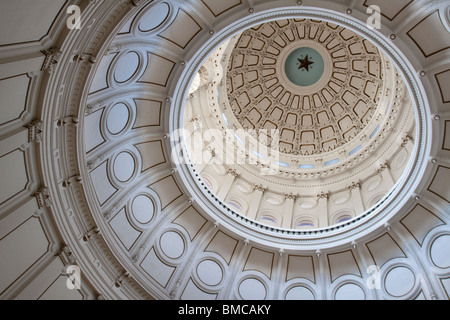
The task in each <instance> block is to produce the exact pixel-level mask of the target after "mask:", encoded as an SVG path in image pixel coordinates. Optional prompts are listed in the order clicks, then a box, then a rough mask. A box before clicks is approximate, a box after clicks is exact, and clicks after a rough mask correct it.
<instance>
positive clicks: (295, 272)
mask: <svg viewBox="0 0 450 320" xmlns="http://www.w3.org/2000/svg"><path fill="white" fill-rule="evenodd" d="M296 278H305V279H308V280H311V281H312V282H315V281H316V276H315V270H314V264H313V258H312V257H310V256H295V255H290V256H289V257H288V265H287V270H286V281H289V280H291V279H296Z"/></svg>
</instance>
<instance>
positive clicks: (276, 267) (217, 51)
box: [41, 0, 448, 300]
mask: <svg viewBox="0 0 450 320" xmlns="http://www.w3.org/2000/svg"><path fill="white" fill-rule="evenodd" d="M250 3H251V2H242V1H230V2H225V1H215V0H204V1H203V0H202V1H194V2H172V1H170V2H168V1H166V2H165V1H142V2H140V1H137V0H136V1H135V0H133V1H130V2H126V3H125V2H91V3H90V5H91V6H92V10H93V9H97V8H98V7H100V8H102V9H104V12H109V11H111V10H113V9H114V11H113V14H111V17H110V16H108V15H106V14H105V16H107V17H109V18H108V19H106V18H105V19H96V18H95V19H94V18H93V20H92V21H91V22H92V25H91V26H92V28H86V29H83V30H82V31H81V32H83V33H81V32H80V33H76V31H74V32H73V33H70V37H69V38H68V40H67V41H65V42H64V43H65V45H66V46H67V47H68V48H70V49H71V50H64V51H63V52H64V53H63V55H62V57H61V58H60V61H59V63H58V64H57V66H56V67H55V68H56V70H57V72H56V73H55V74H53V75H51V76H50V80H49V84H50V85H49V88H50V89H49V91H48V92H47V93H48V94H47V95H46V97H45V99H44V104H45V107H46V109H44V110H45V111H46V112H45V113H44V115H45V119H44V120H45V121H44V126H45V128H46V129H47V131H46V132H50V133H52V134H48V135H44V137H43V138H44V139H43V140H42V147H41V148H42V150H46V151H48V150H53V149H54V153H48V152H43V153H42V154H43V156H42V162H43V163H45V171H44V174H45V179H46V181H47V182H49V198H45V196H46V194H45V193H44V191H42V192H43V193H42V195H41V197H42V198H43V199H45V201H46V202H50V200H52V199H54V200H55V201H54V205H53V207H52V211H54V215H55V221H56V222H57V224H58V226H59V227H60V228H61V234H62V235H63V236H64V239H65V240H66V242H67V243H69V244H70V245H71V246H72V247H73V249H72V250H73V251H74V254H73V256H74V257H77V259H79V261H80V264H81V266H82V267H83V272H84V273H85V274H86V277H87V278H89V279H90V280H91V281H93V282H94V284H96V285H97V286H98V287H99V288H100V289H102V290H100V291H104V292H106V293H107V294H108V296H111V297H115V298H122V297H148V293H150V294H151V296H153V297H156V298H162V299H170V298H171V299H202V300H205V299H221V298H229V299H245V298H257V299H259V298H268V299H269V298H296V299H299V298H305V297H306V298H320V297H323V298H329V297H331V298H342V297H356V298H361V297H363V298H367V297H372V296H373V297H375V298H381V299H386V298H392V297H394V296H395V297H399V296H401V297H403V298H405V297H406V298H415V297H418V296H419V295H422V296H424V295H427V297H429V296H431V294H430V293H429V290H428V289H427V288H425V284H423V283H422V282H421V281H416V282H414V286H413V287H411V286H407V285H404V284H405V282H407V283H409V284H410V283H411V281H410V280H411V279H412V277H411V276H410V274H409V273H408V270H406V268H405V267H404V266H405V265H408V266H409V265H411V266H412V269H413V270H417V271H415V272H414V279H416V278H417V279H418V278H419V277H422V274H421V272H422V271H423V270H424V268H427V267H428V266H430V265H431V262H430V258H429V257H428V256H427V257H426V258H424V259H423V260H422V261H419V260H418V259H417V257H418V255H417V253H419V254H420V255H422V254H424V252H425V251H426V250H429V248H430V247H431V246H434V250H432V251H431V254H430V256H432V258H431V260H433V262H432V263H435V264H436V266H439V267H440V266H443V267H448V263H447V262H448V261H447V260H442V259H441V260H440V259H439V258H440V257H444V256H445V254H443V253H442V252H444V250H443V249H442V248H443V247H445V245H443V243H444V244H445V241H447V238H448V237H447V238H445V239H444V237H446V235H447V233H448V227H447V225H448V224H447V222H448V221H447V220H448V219H447V217H446V216H445V215H444V214H442V212H440V211H439V210H438V209H440V208H446V207H444V205H445V204H444V205H443V204H442V203H443V202H442V201H441V202H436V203H435V204H434V205H430V206H428V205H427V201H423V202H422V204H423V205H424V206H422V205H420V204H417V203H416V202H415V201H418V200H416V198H418V197H417V196H415V197H414V198H413V196H412V195H413V194H414V192H416V191H417V190H419V191H420V190H422V191H423V190H425V188H426V187H427V186H426V185H425V184H424V185H422V186H420V187H418V182H417V181H420V180H421V179H422V177H423V176H424V175H425V174H426V173H427V172H436V176H438V174H437V172H438V171H434V169H433V170H431V169H430V167H432V166H433V164H431V162H430V163H427V161H428V157H429V156H430V154H431V153H430V140H431V138H430V139H425V138H423V137H425V136H427V134H429V135H430V136H431V125H430V124H429V121H428V120H429V119H428V120H425V119H427V117H428V118H430V117H429V113H430V110H429V109H427V108H428V107H429V106H428V104H427V102H424V101H425V97H424V96H422V95H421V92H422V91H421V89H422V88H421V87H420V83H419V80H418V79H419V78H418V77H417V76H416V75H415V74H414V71H415V70H414V69H413V67H412V66H411V65H410V64H409V63H408V60H406V57H404V56H403V55H402V54H400V53H401V51H400V49H398V48H396V47H395V46H393V45H392V43H389V42H387V41H388V38H386V39H385V37H384V36H381V35H380V34H378V33H375V32H371V31H370V30H367V28H366V26H365V25H364V26H363V25H362V23H361V22H355V19H353V18H351V17H347V16H345V14H344V12H345V7H343V6H344V3H343V2H342V3H341V2H339V4H337V3H336V2H331V1H330V2H329V3H328V2H326V1H324V2H322V1H321V2H320V3H318V4H320V5H323V8H322V7H313V6H311V7H309V6H308V7H306V6H304V7H302V6H300V5H299V6H298V7H297V6H296V7H292V4H289V7H284V5H285V4H286V2H283V1H278V0H277V1H255V3H256V6H255V7H256V9H255V8H251V9H252V10H251V11H248V8H247V6H248V5H249V4H250ZM97 6H98V7H97ZM364 6H365V4H364V5H362V4H357V3H355V7H354V8H353V10H354V11H356V9H357V8H358V11H359V12H363V10H365V7H364ZM130 7H133V10H131V9H130ZM136 7H137V8H136ZM267 8H271V9H267ZM336 8H339V10H340V11H339V12H338V11H331V10H336ZM255 10H256V12H255ZM99 12H100V10H99ZM405 12H406V13H413V12H414V11H413V10H412V9H411V7H409V9H408V10H407V11H405ZM254 13H256V14H254ZM421 15H423V12H422V13H421ZM421 15H418V16H415V20H414V19H412V20H411V21H410V22H411V23H412V22H415V21H419V20H421V19H422V16H421ZM274 16H276V17H277V18H279V19H278V20H274ZM293 16H296V17H303V16H307V17H314V19H312V18H311V19H303V18H302V19H291V18H292V17H293ZM392 16H393V17H394V15H392ZM321 17H324V19H320V18H321ZM325 18H326V19H325ZM392 19H394V18H392ZM325 20H327V21H333V22H336V23H341V24H340V25H334V24H332V23H330V22H326V21H325ZM119 22H120V26H117V25H116V24H117V23H119ZM387 26H388V27H389V26H390V24H387ZM119 27H120V28H119ZM414 28H415V27H414ZM414 28H412V29H411V30H414ZM350 29H352V30H354V32H353V31H351V30H350ZM388 29H389V28H388ZM180 30H182V32H180ZM357 30H358V31H360V32H356V31H357ZM389 30H390V29H389ZM389 30H388V31H389ZM81 35H84V36H85V37H86V40H84V41H79V42H78V40H79V38H81ZM416 37H418V36H417V35H416ZM418 38H419V37H418ZM99 39H103V40H101V41H100V40H99ZM368 39H370V40H371V41H372V42H370V41H369V40H368ZM399 39H400V37H399ZM420 39H422V38H420ZM75 40H77V41H75ZM400 40H401V41H403V40H402V39H400ZM421 41H423V43H425V41H424V40H423V39H422V40H421ZM401 43H403V42H401ZM375 44H376V45H375ZM64 49H67V48H64ZM381 49H384V51H383V53H382V52H381ZM434 49H435V48H434V47H433V48H431V49H430V50H434ZM406 51H408V50H406ZM80 52H85V53H86V54H85V53H83V54H80ZM436 52H438V51H436ZM87 53H92V55H89V54H87ZM407 53H408V52H407ZM74 55H75V57H74ZM97 55H98V57H97ZM53 58H55V57H53ZM75 58H76V59H75ZM97 58H98V59H97ZM49 61H52V60H51V59H49ZM322 62H323V70H322V67H321V66H322ZM419 66H422V65H419ZM418 70H421V69H418ZM286 71H287V72H286ZM290 71H293V73H292V74H291V73H290ZM305 75H306V76H305ZM430 78H432V76H430ZM433 80H434V79H433ZM442 81H443V83H444V80H442ZM445 81H446V80H445ZM271 82H272V83H273V84H272V85H271ZM418 83H419V84H418ZM445 83H446V82H445ZM258 90H259V91H260V92H261V93H260V94H259V95H258ZM245 98H246V99H247V100H248V103H247V104H246V103H245V101H244V100H243V99H245ZM263 99H265V100H263ZM47 111H48V112H47ZM78 117H79V118H78ZM244 128H245V129H246V130H247V131H245V130H244V132H243V133H244V135H242V136H240V135H239V134H240V133H241V132H239V134H237V132H236V131H235V132H234V133H235V134H232V135H231V133H232V132H233V131H231V130H237V129H244ZM268 128H269V129H270V128H273V129H278V130H279V132H280V144H279V147H280V148H279V150H278V151H281V154H280V156H279V158H278V162H277V163H275V164H276V165H277V166H278V167H277V170H276V172H274V173H272V174H271V175H263V174H261V171H260V170H261V169H262V168H264V166H265V164H264V163H263V161H262V159H263V157H264V156H268V154H261V153H259V151H261V150H260V149H258V148H256V144H252V143H253V142H252V141H250V142H249V140H246V139H244V138H246V136H245V135H247V136H251V134H250V133H248V131H250V129H253V130H256V129H258V130H263V129H268ZM327 128H329V129H327ZM178 129H185V130H184V131H183V134H185V135H183V137H177V136H172V134H173V133H174V132H176V131H177V130H178ZM207 129H214V130H215V132H219V134H218V135H217V137H216V138H217V139H209V140H208V141H206V143H203V144H202V142H205V141H204V139H203V138H205V137H206V136H205V135H203V134H202V133H204V131H203V130H207ZM327 130H328V131H327ZM177 138H179V139H177ZM181 138H183V139H184V140H183V139H181ZM188 138H191V141H194V142H195V143H194V144H195V145H197V144H198V145H200V146H201V148H200V150H199V151H200V156H201V157H200V158H201V160H203V161H200V162H198V163H196V162H195V161H194V160H197V159H196V153H195V152H192V151H193V150H191V149H189V145H188V144H187V143H186V141H188ZM208 138H209V137H208ZM202 139H203V140H202ZM220 142H228V143H227V144H225V146H224V145H223V144H221V143H220ZM241 142H244V143H243V144H242V143H241ZM259 142H260V143H262V142H261V141H259ZM268 144H269V145H272V146H273V141H268ZM55 146H56V147H57V148H55ZM255 148H256V149H255ZM227 150H231V153H232V154H241V155H242V156H243V158H244V159H246V162H244V163H236V162H231V163H229V162H226V161H224V160H227V159H226V158H224V157H223V153H224V152H223V151H227ZM258 150H259V151H258ZM195 151H197V150H195ZM269 152H271V150H269ZM437 161H438V160H436V159H435V162H437ZM439 161H440V160H439ZM425 169H426V170H425ZM440 170H446V169H442V167H441V169H440ZM440 172H442V171H440ZM443 176H444V175H443ZM444 177H445V176H444ZM442 179H445V178H442ZM441 181H442V180H441ZM81 182H82V183H81ZM442 185H444V183H439V184H430V188H431V189H433V187H434V188H437V191H440V190H443V189H444V188H442ZM431 189H430V190H431ZM444 192H445V191H444ZM444 192H441V193H442V194H444ZM425 195H426V193H425ZM428 199H433V198H431V197H429V198H428ZM446 199H448V196H447V198H446ZM47 200H48V201H47ZM427 207H428V208H430V207H433V208H434V209H433V210H436V215H435V214H434V213H433V212H431V211H429V210H428V209H427ZM441 211H443V210H441ZM441 218H442V220H441ZM400 219H403V220H400ZM422 221H426V223H422ZM444 221H445V223H444ZM391 224H393V225H394V226H392V225H391ZM336 225H337V226H336ZM444 225H445V226H444ZM305 229H308V230H305ZM438 236H441V237H442V238H439V237H438ZM406 238H407V239H409V240H408V241H404V239H406ZM440 239H444V240H445V241H444V240H443V241H439V240H440ZM412 247H414V248H415V249H414V250H413V249H411V248H412ZM384 248H386V250H383V249H384ZM414 251H416V252H414ZM372 263H375V264H377V265H379V266H380V267H381V268H380V269H379V270H380V272H381V276H382V277H383V280H384V282H383V283H382V284H381V285H382V288H383V290H384V291H382V290H379V291H374V290H369V289H368V288H367V286H365V281H366V279H367V275H366V274H364V270H366V269H367V267H369V266H370V265H371V264H372ZM89 265H91V267H90V268H89ZM394 268H398V269H394ZM400 268H401V269H400ZM408 268H409V267H408ZM85 270H86V271H85ZM392 270H394V271H395V272H393V271H392ZM391 272H392V273H391ZM439 272H441V271H440V270H439ZM439 272H438V273H436V274H439V275H442V277H446V278H445V279H447V278H448V270H446V271H445V273H442V272H441V273H439ZM424 274H425V277H428V275H427V274H426V273H424ZM404 275H407V276H404ZM97 278H99V279H100V280H98V281H97V280H96V279H97ZM92 279H94V280H92ZM397 279H399V281H398V282H396V280H397ZM405 279H406V280H405ZM431 280H432V281H434V282H438V279H437V278H436V279H431ZM432 281H430V282H432ZM392 283H393V284H394V286H395V288H394V287H392ZM399 283H400V284H399ZM399 288H400V289H402V290H400V291H398V289H399ZM423 288H425V289H423ZM423 290H424V291H423ZM430 292H431V291H430Z"/></svg>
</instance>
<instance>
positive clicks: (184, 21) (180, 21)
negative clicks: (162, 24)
mask: <svg viewBox="0 0 450 320" xmlns="http://www.w3.org/2000/svg"><path fill="white" fill-rule="evenodd" d="M220 2H222V1H220ZM180 30H182V32H180ZM201 30H202V27H201V26H200V24H199V23H198V22H197V21H195V20H194V18H193V17H192V16H191V15H190V14H189V13H187V12H186V11H184V10H182V9H180V10H178V13H177V16H176V18H175V19H174V20H173V22H172V24H171V25H170V26H169V27H168V28H167V29H165V30H164V31H162V32H161V33H160V34H159V36H160V37H161V38H163V39H166V40H168V41H170V42H172V43H174V44H175V45H177V46H179V47H180V48H182V49H184V48H186V46H187V45H188V44H189V42H191V41H192V39H194V37H195V36H196V35H197V34H198V33H199V32H200V31H201Z"/></svg>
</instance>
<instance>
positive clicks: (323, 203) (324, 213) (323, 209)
mask: <svg viewBox="0 0 450 320" xmlns="http://www.w3.org/2000/svg"><path fill="white" fill-rule="evenodd" d="M317 201H318V202H319V203H318V205H317V207H318V209H319V228H323V227H327V226H328V193H324V192H321V193H320V194H318V195H317Z"/></svg>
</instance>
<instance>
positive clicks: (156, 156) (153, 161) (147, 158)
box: [135, 140, 166, 172]
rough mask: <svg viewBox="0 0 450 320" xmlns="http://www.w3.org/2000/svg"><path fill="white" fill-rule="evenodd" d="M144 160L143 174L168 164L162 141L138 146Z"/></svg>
mask: <svg viewBox="0 0 450 320" xmlns="http://www.w3.org/2000/svg"><path fill="white" fill-rule="evenodd" d="M135 147H136V148H137V149H138V150H139V153H140V155H141V158H142V172H144V171H146V170H148V169H150V168H153V167H155V166H157V165H160V164H162V163H164V162H166V158H165V156H164V151H163V149H162V143H161V141H160V140H157V141H149V142H144V143H140V144H136V145H135Z"/></svg>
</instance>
